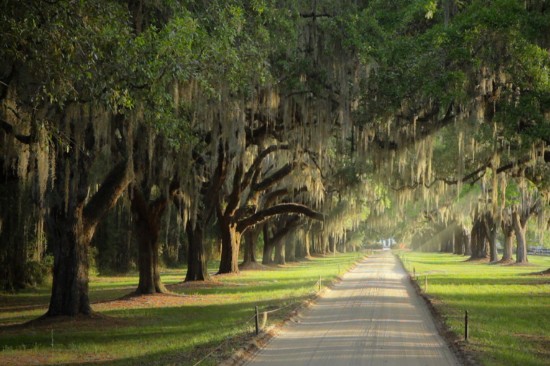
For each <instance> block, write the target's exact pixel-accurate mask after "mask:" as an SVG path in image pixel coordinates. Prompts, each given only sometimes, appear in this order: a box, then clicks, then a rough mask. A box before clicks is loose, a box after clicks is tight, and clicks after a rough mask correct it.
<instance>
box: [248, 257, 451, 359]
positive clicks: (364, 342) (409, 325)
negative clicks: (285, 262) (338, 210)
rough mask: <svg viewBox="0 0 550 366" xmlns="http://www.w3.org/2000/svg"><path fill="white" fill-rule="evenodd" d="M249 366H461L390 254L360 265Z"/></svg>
mask: <svg viewBox="0 0 550 366" xmlns="http://www.w3.org/2000/svg"><path fill="white" fill-rule="evenodd" d="M247 365H249V366H275V365H284V366H294V365H316V366H319V365H331V366H336V365H373V366H377V365H384V366H391V365H399V366H401V365H407V366H415V365H434V366H442V365H458V362H457V361H456V359H455V357H454V355H453V354H452V353H451V351H450V350H449V348H448V347H447V345H446V344H445V342H444V341H443V339H442V338H441V337H440V336H439V335H438V333H437V330H436V328H435V325H434V322H433V319H432V317H431V315H430V313H429V311H428V309H427V307H426V305H425V303H424V301H423V300H422V299H421V298H420V297H419V296H418V295H417V294H416V293H415V291H414V290H413V288H412V286H411V285H410V283H409V280H408V279H407V276H406V274H405V272H404V270H403V268H402V267H401V265H400V264H399V262H398V261H397V259H396V258H395V257H394V256H393V255H392V254H391V253H390V252H380V253H378V254H375V255H373V256H371V257H369V258H367V259H365V260H363V261H362V262H360V263H359V264H358V266H357V267H355V268H354V269H353V270H351V271H350V272H348V273H346V274H345V275H344V276H343V281H341V282H340V283H338V284H337V285H336V286H335V287H334V288H333V289H332V290H329V291H327V292H325V293H324V294H323V295H322V296H321V297H320V298H319V299H318V300H317V301H316V302H315V304H314V305H312V306H311V307H310V308H308V309H306V310H304V311H303V312H302V313H301V315H299V316H297V317H296V318H295V319H294V320H293V321H290V322H288V323H287V324H286V325H285V326H284V327H283V328H282V329H281V331H280V332H279V333H278V334H277V336H275V337H274V338H272V339H271V340H270V341H269V343H268V344H267V345H266V347H265V348H263V349H261V350H260V351H259V352H257V353H256V354H255V355H254V356H253V359H252V360H250V361H249V362H248V363H247Z"/></svg>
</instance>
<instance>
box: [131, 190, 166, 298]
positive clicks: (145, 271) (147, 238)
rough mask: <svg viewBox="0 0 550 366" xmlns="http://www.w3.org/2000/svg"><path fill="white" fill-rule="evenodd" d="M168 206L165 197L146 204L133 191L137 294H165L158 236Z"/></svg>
mask: <svg viewBox="0 0 550 366" xmlns="http://www.w3.org/2000/svg"><path fill="white" fill-rule="evenodd" d="M167 204H168V199H167V198H166V197H161V198H159V199H157V200H155V201H154V202H151V203H149V202H146V200H145V197H144V196H143V194H142V193H141V191H140V190H139V189H134V192H133V197H132V212H133V213H134V225H135V230H136V233H137V241H138V257H139V259H138V265H139V283H138V287H137V289H136V293H137V294H154V293H163V292H166V288H165V287H164V285H163V284H162V281H161V278H160V270H159V241H158V239H159V234H160V222H161V218H162V214H163V213H164V211H165V208H166V206H167Z"/></svg>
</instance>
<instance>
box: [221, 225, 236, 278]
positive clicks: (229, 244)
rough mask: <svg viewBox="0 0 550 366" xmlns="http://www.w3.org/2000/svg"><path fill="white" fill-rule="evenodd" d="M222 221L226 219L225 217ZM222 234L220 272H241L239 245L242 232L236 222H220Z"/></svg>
mask: <svg viewBox="0 0 550 366" xmlns="http://www.w3.org/2000/svg"><path fill="white" fill-rule="evenodd" d="M220 221H226V220H224V219H223V218H221V219H220ZM220 229H221V236H222V255H221V261H220V268H219V270H218V273H220V274H222V273H239V246H240V242H241V233H240V232H239V231H237V225H236V224H235V223H227V222H226V223H225V225H224V224H223V223H221V224H220Z"/></svg>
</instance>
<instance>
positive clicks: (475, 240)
mask: <svg viewBox="0 0 550 366" xmlns="http://www.w3.org/2000/svg"><path fill="white" fill-rule="evenodd" d="M471 251H472V253H471V256H470V259H489V245H488V244H487V237H486V233H485V227H484V224H483V218H482V217H480V216H478V217H477V218H476V220H475V221H474V225H473V227H472V234H471Z"/></svg>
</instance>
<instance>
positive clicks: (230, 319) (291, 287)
mask: <svg viewBox="0 0 550 366" xmlns="http://www.w3.org/2000/svg"><path fill="white" fill-rule="evenodd" d="M358 258H359V256H358V254H357V253H350V254H339V255H336V256H327V257H324V258H314V259H311V260H308V261H303V262H298V263H292V264H289V265H286V266H282V267H279V268H276V269H271V268H270V269H268V270H251V271H243V272H242V273H241V274H240V275H226V276H215V279H214V281H213V283H210V284H208V283H206V284H202V285H193V286H186V285H178V284H177V283H179V282H181V280H182V279H183V277H184V275H185V271H184V270H179V271H174V270H171V271H167V272H166V273H164V274H163V281H164V282H165V283H166V284H168V285H171V286H169V288H171V289H172V291H174V292H177V293H179V294H180V295H183V296H178V297H172V298H170V299H169V300H171V301H175V302H176V304H175V305H174V302H170V303H169V305H167V306H158V304H157V307H139V308H136V307H131V306H124V304H125V301H120V300H118V301H112V300H115V299H119V298H121V297H122V296H124V295H127V294H128V293H130V292H132V291H133V290H134V289H135V287H136V285H137V282H138V278H137V276H135V275H131V276H119V277H101V276H100V277H95V278H92V279H91V281H90V297H91V299H92V302H93V304H92V307H93V308H95V309H98V308H100V309H102V310H101V315H103V317H101V318H99V319H78V320H74V319H64V320H58V321H57V322H46V323H41V322H39V323H30V324H26V325H24V324H22V323H23V322H26V321H28V320H31V319H34V318H37V317H39V316H40V315H42V314H44V312H45V311H46V308H47V304H48V300H49V288H46V287H45V288H39V289H35V290H27V291H24V292H21V293H18V294H1V295H0V364H2V365H9V364H81V363H88V364H98V365H99V364H105V365H130V364H157V365H165V364H178V365H193V364H194V363H195V362H196V361H197V360H199V359H201V358H202V357H203V356H205V355H206V354H208V353H209V352H210V351H211V350H212V349H214V348H216V347H217V346H218V345H219V344H221V343H222V342H225V341H226V340H228V339H229V341H228V342H226V344H225V345H224V347H222V348H221V349H220V350H219V351H218V352H216V353H215V354H214V355H213V356H212V357H209V358H208V359H206V360H205V361H204V362H203V363H201V365H214V364H217V363H218V362H219V360H220V359H222V358H224V357H227V356H229V355H230V354H232V353H233V352H234V350H235V349H236V348H237V347H239V346H241V345H242V343H243V341H244V340H246V339H250V337H251V336H252V334H253V329H254V328H253V327H254V322H253V319H252V317H253V315H254V307H255V306H259V308H260V310H264V309H273V308H279V307H282V306H289V305H290V306H289V307H288V308H287V309H285V311H280V312H276V313H273V314H270V317H269V322H268V325H269V324H273V323H275V322H279V321H281V320H282V319H283V318H285V317H286V316H287V315H288V314H289V313H290V312H291V311H292V310H293V308H295V307H297V306H299V304H300V303H301V302H303V301H305V300H307V299H309V298H312V296H314V294H315V290H316V288H317V287H316V283H317V281H318V279H319V276H322V278H323V283H329V281H332V280H334V279H335V278H336V276H337V275H338V274H339V273H342V272H343V271H344V270H345V269H347V268H348V267H350V266H351V265H352V264H353V263H354V262H355V261H356V260H357V259H358ZM174 298H175V299H174ZM152 300H155V301H157V300H158V301H161V302H162V301H163V300H164V298H162V297H159V296H157V297H153V298H152ZM111 304H117V305H116V306H114V305H113V306H111ZM121 304H122V305H121ZM128 304H130V301H128ZM141 305H143V304H141ZM52 335H53V347H52Z"/></svg>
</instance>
